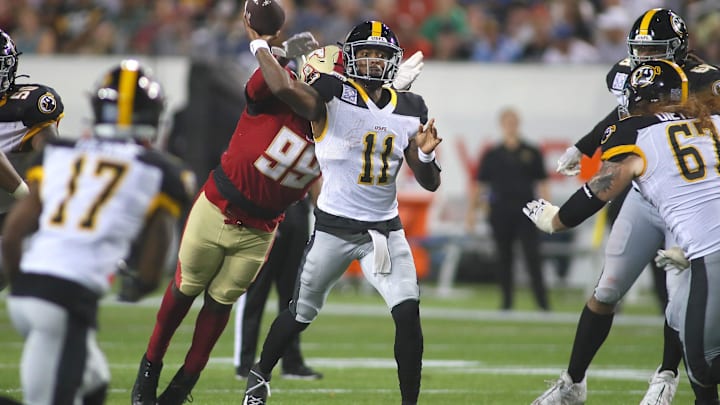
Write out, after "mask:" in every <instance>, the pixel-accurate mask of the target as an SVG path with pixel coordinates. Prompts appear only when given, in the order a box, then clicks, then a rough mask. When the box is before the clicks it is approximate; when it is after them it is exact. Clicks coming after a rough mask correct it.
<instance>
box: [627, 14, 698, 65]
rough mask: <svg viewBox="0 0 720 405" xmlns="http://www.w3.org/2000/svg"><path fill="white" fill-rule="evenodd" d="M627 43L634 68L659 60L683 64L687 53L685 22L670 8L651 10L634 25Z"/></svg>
mask: <svg viewBox="0 0 720 405" xmlns="http://www.w3.org/2000/svg"><path fill="white" fill-rule="evenodd" d="M627 46H628V55H629V56H630V61H631V64H632V66H633V67H635V66H637V65H639V64H641V63H643V62H648V61H653V60H660V59H666V60H671V61H673V62H675V63H677V64H678V65H683V64H685V60H686V59H687V53H688V31H687V27H686V25H685V21H683V19H682V18H681V17H680V16H679V15H677V14H675V13H674V12H673V11H671V10H667V9H661V8H656V9H652V10H648V11H646V12H645V13H644V14H643V15H641V16H640V18H638V19H637V20H636V21H635V23H634V24H633V26H632V29H631V30H630V34H629V35H628V39H627Z"/></svg>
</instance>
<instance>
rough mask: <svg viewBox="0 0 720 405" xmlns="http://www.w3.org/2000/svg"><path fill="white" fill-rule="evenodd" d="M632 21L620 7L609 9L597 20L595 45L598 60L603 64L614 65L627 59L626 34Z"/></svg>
mask: <svg viewBox="0 0 720 405" xmlns="http://www.w3.org/2000/svg"><path fill="white" fill-rule="evenodd" d="M631 25H632V21H630V17H629V16H628V14H627V13H626V12H625V10H623V9H621V8H620V7H617V6H615V7H610V8H608V9H607V10H605V11H604V12H602V13H601V14H600V15H598V18H597V31H596V36H595V43H596V46H597V49H598V58H599V61H600V62H603V63H614V62H616V61H618V60H621V59H624V58H625V57H627V43H626V42H625V41H626V39H627V32H628V31H629V30H630V26H631Z"/></svg>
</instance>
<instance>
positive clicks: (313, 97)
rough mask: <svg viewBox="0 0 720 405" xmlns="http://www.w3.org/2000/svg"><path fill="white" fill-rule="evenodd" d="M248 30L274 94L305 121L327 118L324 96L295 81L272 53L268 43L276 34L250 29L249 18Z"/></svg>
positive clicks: (251, 50) (266, 81) (259, 62)
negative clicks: (260, 32)
mask: <svg viewBox="0 0 720 405" xmlns="http://www.w3.org/2000/svg"><path fill="white" fill-rule="evenodd" d="M245 30H246V31H247V34H248V38H249V39H250V52H252V53H253V55H255V57H256V58H257V60H258V64H259V65H260V70H261V71H262V74H263V77H264V78H265V83H267V85H268V87H269V88H270V91H271V92H272V93H273V94H274V95H275V96H276V97H278V98H279V99H280V100H282V101H283V102H284V103H286V104H287V105H289V106H290V108H292V109H293V111H295V112H296V113H297V114H298V115H300V116H301V117H303V118H305V119H308V120H311V121H315V120H317V119H321V118H322V117H324V115H325V103H324V102H323V100H322V98H321V97H320V94H319V93H318V92H317V91H316V90H315V89H313V88H312V87H310V86H308V85H307V84H305V83H303V82H301V81H299V80H294V79H293V78H292V77H291V76H290V75H289V74H288V72H287V71H285V69H284V68H283V67H282V66H280V63H278V61H277V60H276V59H275V56H273V54H272V53H271V51H270V46H269V45H268V42H270V41H272V40H273V39H275V37H276V35H260V34H258V33H257V31H255V30H254V29H252V28H251V27H250V24H249V23H248V17H247V15H245Z"/></svg>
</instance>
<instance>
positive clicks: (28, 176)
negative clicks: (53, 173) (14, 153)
mask: <svg viewBox="0 0 720 405" xmlns="http://www.w3.org/2000/svg"><path fill="white" fill-rule="evenodd" d="M43 174H44V172H43V167H42V165H38V166H33V167H31V168H29V169H28V170H27V172H26V173H25V180H27V181H28V182H31V181H36V182H38V183H41V182H42V179H43Z"/></svg>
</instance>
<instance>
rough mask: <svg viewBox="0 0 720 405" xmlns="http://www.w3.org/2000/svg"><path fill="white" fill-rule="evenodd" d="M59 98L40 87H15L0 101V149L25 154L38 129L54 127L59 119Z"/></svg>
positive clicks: (60, 114) (60, 101) (60, 112)
mask: <svg viewBox="0 0 720 405" xmlns="http://www.w3.org/2000/svg"><path fill="white" fill-rule="evenodd" d="M63 111H64V106H63V103H62V100H61V99H60V96H59V95H58V94H57V93H56V92H55V90H53V89H52V88H50V87H47V86H43V85H41V84H21V85H16V86H15V87H14V88H13V90H12V91H10V92H9V93H7V94H6V95H5V97H3V98H2V99H1V100H0V150H1V151H3V152H4V153H10V152H26V151H29V150H30V149H31V147H30V142H29V141H30V139H32V137H33V136H35V134H37V133H38V132H39V131H40V130H41V129H42V128H44V127H46V126H48V125H57V123H58V121H60V119H61V118H62V116H63Z"/></svg>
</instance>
